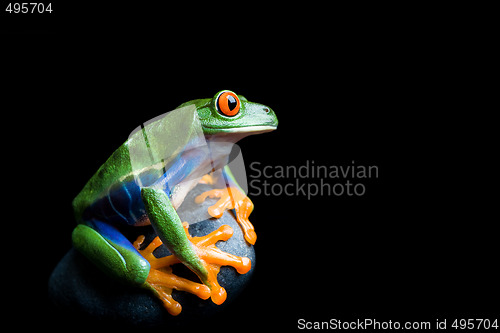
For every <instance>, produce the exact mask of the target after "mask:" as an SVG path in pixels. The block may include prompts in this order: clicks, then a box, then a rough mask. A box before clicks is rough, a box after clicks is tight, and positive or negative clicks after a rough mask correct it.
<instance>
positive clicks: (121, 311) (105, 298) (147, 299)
mask: <svg viewBox="0 0 500 333" xmlns="http://www.w3.org/2000/svg"><path fill="white" fill-rule="evenodd" d="M207 189H208V188H207V187H206V186H205V185H199V186H198V187H197V188H195V190H194V191H191V193H190V194H189V196H188V197H187V198H186V199H185V200H194V197H195V196H196V195H197V194H199V193H201V192H202V191H204V190H207ZM215 202H216V199H207V200H206V202H205V203H203V204H202V205H200V206H201V207H200V214H207V213H206V209H207V208H208V207H209V206H210V205H212V204H214V203H215ZM183 206H184V205H183ZM193 214H194V213H193V212H184V213H182V206H181V208H180V209H179V215H180V216H181V219H182V220H183V221H184V220H185V221H188V219H189V217H190V216H191V217H194V215H193ZM224 224H227V225H229V226H230V227H231V228H232V229H233V236H232V237H231V238H230V239H229V240H228V241H226V242H222V241H219V242H218V243H217V244H216V246H217V247H218V248H219V249H221V250H223V251H225V252H228V253H231V254H234V255H237V256H242V257H248V258H249V259H250V260H251V262H252V268H251V270H250V271H249V272H248V273H246V274H239V273H237V272H236V270H235V269H234V268H232V267H224V266H223V267H221V270H220V272H219V274H218V281H219V284H220V285H221V286H222V287H224V288H225V289H226V291H227V300H226V301H225V302H224V303H223V304H222V305H216V304H214V303H213V302H212V301H211V300H210V299H208V300H202V299H200V298H198V297H196V296H194V295H192V294H189V293H187V292H182V291H176V290H174V291H173V293H172V296H173V298H174V299H175V300H176V301H178V302H179V303H180V304H181V305H182V312H181V313H180V314H179V315H178V316H172V315H170V314H169V313H168V312H167V311H166V310H165V308H164V307H163V305H162V303H161V301H160V300H159V299H157V298H156V297H155V296H154V295H153V294H152V293H151V292H150V291H147V290H143V289H141V288H135V287H130V286H127V285H122V284H120V283H118V282H117V281H115V280H113V279H111V278H109V277H108V276H106V275H105V274H104V273H103V272H101V271H100V270H99V269H98V268H97V267H96V266H94V265H93V264H92V263H91V262H90V261H89V260H88V259H87V258H85V257H84V256H83V255H81V254H80V253H79V252H78V251H76V250H75V249H71V250H69V252H68V253H67V254H66V255H65V256H64V258H63V259H62V260H61V261H60V262H59V264H58V265H57V267H56V268H55V269H54V271H53V272H52V275H51V277H50V279H49V298H50V299H51V300H52V302H53V303H54V304H55V305H56V306H57V308H58V309H61V310H63V309H64V312H65V313H71V314H72V315H75V314H76V315H77V316H79V318H88V319H89V320H98V321H105V322H109V323H113V322H115V323H120V325H125V326H127V325H129V326H130V325H133V326H160V325H170V326H176V325H182V326H185V325H186V323H192V322H195V321H196V320H198V319H205V318H208V317H210V316H212V315H214V314H216V313H218V312H220V311H221V310H223V309H224V308H225V307H227V306H228V305H229V304H230V303H231V301H232V300H234V299H235V298H236V297H237V296H238V294H239V293H240V292H241V291H242V290H243V288H244V287H245V285H246V284H247V283H248V281H249V280H250V277H251V275H252V273H253V271H254V268H255V252H254V250H253V247H252V246H251V245H249V244H248V243H247V242H246V241H245V239H244V237H243V232H242V230H241V227H240V225H239V224H238V223H237V222H236V219H235V217H234V212H232V211H226V212H225V213H224V215H223V216H222V217H221V218H220V219H214V218H208V219H205V220H203V221H202V222H198V223H195V224H192V225H190V227H189V232H190V234H191V235H192V236H193V237H194V236H204V235H207V234H209V233H210V232H212V231H214V230H216V229H218V228H219V227H220V226H222V225H224ZM132 229H133V230H132V231H133V232H130V231H129V234H126V236H127V237H129V239H131V240H132V241H133V240H135V238H136V237H137V235H140V234H143V235H145V236H146V241H145V242H144V244H143V246H146V245H147V244H148V243H149V242H150V241H151V240H152V239H153V238H154V237H155V234H154V231H153V228H152V227H151V226H147V227H137V228H132ZM68 237H69V235H68ZM154 254H155V256H156V257H163V256H166V255H169V254H170V253H169V251H168V249H167V248H166V247H164V246H160V247H159V248H158V249H157V250H156V251H155V252H154ZM173 272H174V273H175V274H177V275H179V276H183V277H186V278H189V279H191V280H193V281H197V280H198V279H197V277H196V275H195V274H194V273H192V272H191V271H189V270H188V269H187V268H186V267H184V266H183V265H182V264H178V265H174V266H173ZM198 281H199V280H198Z"/></svg>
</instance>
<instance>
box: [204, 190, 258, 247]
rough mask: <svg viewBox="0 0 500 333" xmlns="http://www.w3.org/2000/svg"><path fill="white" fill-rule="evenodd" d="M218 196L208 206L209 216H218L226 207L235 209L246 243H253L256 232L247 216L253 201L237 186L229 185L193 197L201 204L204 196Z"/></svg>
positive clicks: (255, 238) (255, 239)
mask: <svg viewBox="0 0 500 333" xmlns="http://www.w3.org/2000/svg"><path fill="white" fill-rule="evenodd" d="M207 197H208V198H219V200H218V201H217V202H216V203H215V204H214V205H212V206H210V207H209V208H208V213H209V214H210V216H212V217H215V218H220V217H221V216H222V214H224V211H225V210H227V209H234V210H235V211H236V219H237V221H238V223H239V224H240V226H241V228H242V229H243V234H244V236H245V239H246V241H247V242H248V243H250V244H252V245H254V244H255V242H256V241H257V234H256V233H255V228H254V226H253V225H252V223H251V222H250V221H249V220H248V217H249V216H250V214H251V213H252V211H253V203H252V201H251V200H250V198H248V197H247V196H246V195H245V193H243V192H242V191H241V190H240V189H239V188H237V187H234V186H229V187H227V188H224V189H214V190H209V191H206V192H204V193H202V194H200V195H198V196H197V197H196V198H195V202H196V203H198V204H201V203H202V202H203V201H205V199H206V198H207Z"/></svg>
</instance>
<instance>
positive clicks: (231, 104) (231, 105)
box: [227, 95, 238, 111]
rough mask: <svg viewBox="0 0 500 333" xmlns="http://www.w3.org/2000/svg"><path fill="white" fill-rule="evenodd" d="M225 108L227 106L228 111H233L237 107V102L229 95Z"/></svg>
mask: <svg viewBox="0 0 500 333" xmlns="http://www.w3.org/2000/svg"><path fill="white" fill-rule="evenodd" d="M227 106H229V110H231V111H232V110H234V108H235V107H236V106H238V102H237V101H236V98H234V97H233V96H231V95H229V96H227Z"/></svg>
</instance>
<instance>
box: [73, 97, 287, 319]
mask: <svg viewBox="0 0 500 333" xmlns="http://www.w3.org/2000/svg"><path fill="white" fill-rule="evenodd" d="M190 105H194V106H195V107H196V112H197V115H198V118H199V122H200V124H201V128H202V131H203V135H204V137H205V139H206V140H207V142H211V141H217V140H222V141H230V142H233V143H234V142H236V141H238V140H239V139H241V138H243V137H245V136H248V135H251V134H258V133H264V132H268V131H272V130H274V129H276V128H277V125H278V120H277V118H276V115H275V113H274V112H273V110H272V109H271V108H269V107H267V106H265V105H262V104H258V103H253V102H250V101H248V100H247V99H246V98H245V97H243V96H241V95H237V94H235V93H234V92H232V91H229V90H224V91H220V92H218V93H217V94H215V95H214V97H213V98H207V99H196V100H192V101H189V102H187V103H184V104H182V105H181V106H180V107H186V106H190ZM131 144H132V143H131V139H130V138H129V140H127V141H126V142H125V143H124V144H123V145H121V146H120V147H119V148H118V149H117V150H116V151H115V152H114V153H113V154H112V155H111V156H110V158H109V159H108V160H107V161H106V162H105V163H104V164H103V165H102V166H101V167H100V168H99V169H98V170H97V172H96V173H95V174H94V175H93V176H92V177H91V179H90V180H89V181H88V182H87V184H86V185H85V186H84V188H83V190H82V191H81V192H80V193H79V194H78V195H77V196H76V198H75V199H74V200H73V208H74V211H75V216H76V219H77V223H78V225H77V226H76V228H75V229H74V231H73V234H72V239H73V245H74V247H75V248H76V249H77V250H78V251H80V252H81V253H82V254H83V255H85V256H86V257H87V258H88V259H89V260H90V261H91V262H93V263H94V264H95V265H96V266H98V267H99V268H100V269H101V270H102V271H103V272H105V273H106V274H108V275H109V276H111V277H113V278H115V279H118V280H119V281H121V282H124V283H126V284H129V285H134V286H137V287H141V288H145V289H148V290H150V291H152V292H153V294H154V295H156V296H157V297H158V298H159V299H160V300H161V301H162V303H163V305H164V307H165V308H166V310H167V311H168V312H169V313H170V314H172V315H178V314H179V313H180V312H181V309H182V307H181V305H180V304H178V303H177V302H176V301H175V300H174V299H173V298H172V295H171V293H172V289H176V290H183V291H187V292H190V293H193V294H195V295H197V296H198V297H200V298H201V299H208V298H211V299H212V301H213V302H214V303H216V304H222V303H223V302H224V300H225V299H226V294H225V290H224V289H223V288H222V287H221V286H220V285H219V284H218V282H217V274H218V272H219V269H220V267H221V266H223V265H229V266H232V267H234V268H235V269H236V270H237V271H238V273H240V274H244V273H246V272H248V271H249V270H250V267H251V263H250V260H249V259H248V258H244V257H238V256H235V255H232V254H229V253H226V252H223V251H221V250H219V249H218V248H217V247H216V246H215V243H216V242H217V241H219V240H222V241H225V240H228V239H229V238H230V237H231V236H232V233H233V230H232V229H231V228H230V227H229V226H227V225H224V226H221V227H220V228H219V229H218V230H215V231H214V232H212V233H210V234H208V235H206V236H204V237H191V236H190V234H189V231H188V224H187V223H185V222H184V223H182V222H181V220H180V218H179V216H178V214H177V212H176V209H177V208H178V207H179V205H180V204H181V203H182V201H183V199H184V198H185V196H186V193H187V192H186V191H187V190H189V189H187V190H186V189H179V188H172V189H169V188H166V189H161V188H156V187H147V186H145V187H141V186H139V185H138V184H137V182H136V181H135V180H134V175H133V172H132V171H133V170H132V166H131V161H130V145H131ZM165 144H168V143H165ZM199 159H200V157H199V156H198V157H193V156H191V155H189V154H188V153H182V151H181V152H180V153H179V156H177V157H176V160H175V161H174V162H173V163H171V164H170V165H169V167H168V169H165V168H164V169H163V173H162V175H161V177H163V178H164V179H174V178H176V179H177V182H176V184H179V185H178V186H177V187H182V186H186V185H185V184H189V183H191V182H186V183H185V184H184V185H183V183H182V182H181V181H182V178H183V177H185V176H186V175H187V174H189V173H192V171H193V170H194V169H196V168H197V167H198V166H199V165H200V163H202V161H200V160H199ZM146 169H147V168H146ZM147 171H148V170H146V171H145V172H147ZM143 172H144V170H143ZM223 174H224V177H225V178H226V179H227V180H228V182H227V183H228V186H227V187H226V188H224V189H214V190H211V191H208V192H205V193H203V194H201V195H199V196H198V197H197V198H196V202H197V203H201V202H203V201H204V200H205V199H206V198H207V197H212V198H214V197H215V198H218V199H219V200H218V201H217V203H216V204H215V205H213V206H211V207H210V208H209V209H208V212H209V214H210V215H211V216H213V217H220V216H222V214H223V213H224V211H225V210H228V209H234V210H235V213H236V217H237V221H238V222H239V224H240V225H241V228H242V230H243V233H244V236H245V239H246V241H247V242H249V243H250V244H254V243H255V241H256V237H257V236H256V234H255V231H254V227H253V225H252V224H251V223H250V221H249V220H248V216H249V215H250V213H251V212H252V210H253V204H252V202H251V201H250V199H249V198H248V197H247V196H246V195H245V193H244V192H243V191H242V190H241V188H240V187H239V185H238V184H237V183H236V180H235V178H234V176H233V175H232V173H231V171H230V170H229V167H228V166H227V165H226V166H225V167H224V169H223ZM212 181H213V180H212V179H211V177H210V175H207V176H204V177H203V178H202V179H201V182H208V183H210V182H212ZM149 224H151V225H152V226H153V229H154V231H155V233H156V235H157V237H156V238H155V239H154V240H153V241H152V242H151V243H150V244H149V245H148V246H147V247H146V248H144V249H141V244H142V243H143V241H144V237H143V236H139V238H137V240H136V241H135V242H133V243H132V242H131V241H129V240H128V239H127V238H126V237H125V236H124V235H123V234H122V233H121V232H120V231H119V230H122V228H129V227H134V226H143V225H149ZM162 244H163V245H165V246H166V247H167V248H168V249H169V250H170V252H171V253H172V255H170V256H167V257H164V258H156V257H155V256H154V255H153V251H154V250H155V249H156V248H157V247H158V246H160V245H162ZM176 263H182V264H184V265H186V266H187V267H188V268H189V269H191V270H192V271H193V272H194V273H196V274H197V276H198V277H199V279H200V281H201V282H202V283H197V282H194V281H190V280H187V279H184V278H182V277H179V276H176V275H174V274H173V273H172V270H171V265H173V264H176Z"/></svg>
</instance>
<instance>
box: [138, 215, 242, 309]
mask: <svg viewBox="0 0 500 333" xmlns="http://www.w3.org/2000/svg"><path fill="white" fill-rule="evenodd" d="M183 227H184V231H185V232H186V235H187V237H188V239H189V240H190V241H191V243H192V244H193V247H194V248H195V251H196V253H197V254H198V256H199V257H200V259H201V260H202V262H203V264H204V266H205V268H206V270H207V272H208V276H207V284H208V286H207V285H204V284H201V283H196V282H193V281H190V280H187V279H184V278H181V277H179V276H177V275H175V274H172V268H171V266H172V265H174V264H177V263H180V261H179V260H178V259H177V258H176V257H175V256H174V255H170V256H166V257H163V258H156V257H155V256H154V255H153V251H154V250H155V249H156V248H157V247H159V246H160V245H162V241H161V240H160V238H159V237H156V238H155V239H154V240H153V241H152V242H151V243H150V244H149V245H148V246H147V247H146V248H145V249H143V250H140V249H139V248H140V246H141V244H142V243H143V242H144V236H139V237H138V238H137V240H136V241H135V242H134V246H135V247H136V249H137V250H138V251H139V253H140V254H141V255H142V256H143V257H144V258H145V259H146V260H147V261H148V262H149V263H150V265H151V270H150V272H149V275H148V278H147V280H146V282H147V283H148V285H149V286H150V287H151V289H153V291H154V293H155V294H156V295H157V296H158V297H159V298H160V299H161V301H162V302H163V305H164V307H165V308H166V309H167V311H168V312H169V313H170V314H172V315H174V316H175V315H178V314H179V313H180V312H181V310H182V307H181V305H180V304H179V303H178V302H176V301H175V300H174V299H173V298H172V290H173V289H176V290H183V291H187V292H190V293H192V294H195V295H196V296H198V297H200V298H201V299H208V298H209V297H211V299H212V301H213V302H214V303H215V304H218V305H220V304H222V303H224V301H225V300H226V297H227V294H226V290H225V289H224V288H223V287H221V286H220V285H219V283H218V281H217V274H218V273H219V271H220V267H221V266H232V267H234V268H235V269H236V271H237V272H238V273H240V274H245V273H247V272H248V271H249V270H250V268H251V262H250V259H248V258H246V257H238V256H235V255H232V254H230V253H227V252H224V251H221V250H220V249H218V248H217V247H216V246H215V243H217V242H218V241H220V240H221V241H227V240H228V239H229V238H231V236H232V235H233V229H232V228H231V227H230V226H228V225H223V226H221V227H220V228H219V229H217V230H215V231H213V232H211V233H210V234H208V235H206V236H203V237H191V235H190V234H189V231H188V228H189V225H188V224H187V223H186V222H184V223H183Z"/></svg>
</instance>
